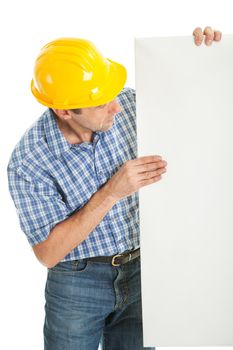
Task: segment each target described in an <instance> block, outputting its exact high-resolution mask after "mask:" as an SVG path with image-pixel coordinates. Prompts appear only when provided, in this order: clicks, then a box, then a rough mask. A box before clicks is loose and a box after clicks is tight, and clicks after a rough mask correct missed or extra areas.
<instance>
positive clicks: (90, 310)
mask: <svg viewBox="0 0 233 350" xmlns="http://www.w3.org/2000/svg"><path fill="white" fill-rule="evenodd" d="M99 345H100V347H101V349H104V350H142V349H151V350H154V349H155V348H154V347H153V348H144V347H143V335H142V305H141V276H140V257H138V258H136V259H134V260H131V261H129V262H128V263H126V264H124V265H121V266H112V265H110V264H107V263H99V262H98V263H97V262H93V261H88V262H87V261H85V260H83V259H81V260H73V261H68V262H60V263H58V264H57V265H56V266H54V267H53V268H51V269H48V274H47V281H46V286H45V321H44V350H97V349H98V347H99Z"/></svg>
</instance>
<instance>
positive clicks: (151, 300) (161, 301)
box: [135, 35, 233, 346]
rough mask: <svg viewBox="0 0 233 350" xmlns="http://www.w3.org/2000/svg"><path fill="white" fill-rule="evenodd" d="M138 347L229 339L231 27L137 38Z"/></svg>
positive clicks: (232, 289) (232, 318)
mask: <svg viewBox="0 0 233 350" xmlns="http://www.w3.org/2000/svg"><path fill="white" fill-rule="evenodd" d="M135 53H136V91H137V130H138V156H144V155H153V154H157V155H161V156H162V157H163V159H164V160H166V161H167V163H168V166H167V173H166V174H165V175H163V178H162V180H161V181H159V182H157V183H155V184H153V185H149V186H147V187H143V188H142V189H140V191H139V194H140V225H141V253H142V256H141V264H142V302H143V322H144V346H232V345H233V35H227V36H223V38H222V41H221V42H220V43H216V42H214V43H213V44H212V46H211V47H207V46H205V45H204V44H203V45H202V46H200V47H197V46H195V45H194V42H193V39H192V37H191V36H190V37H173V38H137V39H135Z"/></svg>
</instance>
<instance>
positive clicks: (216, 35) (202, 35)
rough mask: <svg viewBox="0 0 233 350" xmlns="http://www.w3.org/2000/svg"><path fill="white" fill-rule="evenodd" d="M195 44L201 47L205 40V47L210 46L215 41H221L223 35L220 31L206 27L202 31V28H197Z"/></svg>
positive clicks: (194, 33) (195, 30) (194, 34)
mask: <svg viewBox="0 0 233 350" xmlns="http://www.w3.org/2000/svg"><path fill="white" fill-rule="evenodd" d="M193 36H194V43H195V44H196V45H197V46H200V45H201V44H202V42H203V40H204V42H205V45H207V46H210V45H211V44H212V42H213V41H220V40H221V38H222V33H221V32H220V31H219V30H214V29H212V28H211V27H205V29H204V30H203V31H202V29H201V28H200V27H197V28H196V29H194V31H193Z"/></svg>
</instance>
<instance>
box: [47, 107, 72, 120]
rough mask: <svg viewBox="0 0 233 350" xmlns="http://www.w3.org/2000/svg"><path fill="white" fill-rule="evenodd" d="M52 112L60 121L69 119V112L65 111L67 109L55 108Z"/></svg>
mask: <svg viewBox="0 0 233 350" xmlns="http://www.w3.org/2000/svg"><path fill="white" fill-rule="evenodd" d="M52 110H53V111H54V113H55V114H56V115H57V116H58V117H59V118H60V119H62V120H67V119H71V115H70V113H69V110H67V109H55V108H52Z"/></svg>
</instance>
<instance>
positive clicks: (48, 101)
mask: <svg viewBox="0 0 233 350" xmlns="http://www.w3.org/2000/svg"><path fill="white" fill-rule="evenodd" d="M193 34H194V41H195V44H196V45H200V44H201V43H202V41H203V39H204V36H205V44H206V45H210V44H211V43H212V42H213V41H219V40H220V39H221V33H220V32H218V31H213V30H212V29H211V28H210V27H206V28H205V30H204V32H202V30H201V28H196V29H195V31H194V33H193ZM125 81H126V70H125V68H124V67H123V66H122V65H120V64H118V63H116V62H113V61H111V60H108V59H106V58H104V57H103V56H102V54H101V53H100V52H99V51H98V49H97V48H96V47H95V46H94V45H93V44H92V43H91V42H90V41H87V40H83V39H71V38H63V39H58V40H54V41H53V42H51V43H48V44H47V45H45V46H44V47H43V48H42V50H41V52H40V54H39V56H38V58H37V60H36V63H35V71H34V78H33V80H32V83H31V89H32V93H33V95H34V96H35V97H36V99H37V100H38V101H39V102H40V103H42V104H43V105H45V106H47V107H49V108H48V109H47V110H46V111H45V113H44V114H43V115H42V116H41V117H40V118H39V119H38V120H37V121H36V122H35V123H34V124H33V125H32V127H31V128H30V129H28V130H27V131H26V132H25V134H24V135H23V136H22V138H21V139H20V141H19V142H18V144H17V145H16V147H15V149H14V150H13V152H12V155H11V158H10V161H9V164H8V168H7V170H8V180H9V190H10V193H11V196H12V199H13V201H14V203H15V206H16V208H17V213H18V215H19V220H20V226H21V228H22V230H23V231H24V232H25V234H26V236H27V239H28V241H29V243H30V244H31V246H32V248H33V251H34V253H35V255H36V257H37V258H38V260H39V261H40V262H41V263H42V264H43V265H45V266H46V267H47V268H48V275H47V281H46V287H45V298H46V304H45V322H44V348H45V350H61V349H62V350H66V349H69V350H74V349H75V350H77V349H82V350H97V349H98V346H99V343H100V340H101V342H102V345H103V347H104V349H108V350H116V349H117V350H119V349H120V350H126V349H127V350H139V349H140V350H141V349H143V338H142V313H141V284H140V249H139V246H140V241H139V210H138V191H139V189H140V188H142V187H143V186H147V185H150V184H153V183H155V182H157V181H159V180H160V179H161V177H162V174H164V173H165V172H166V165H167V163H166V161H164V160H163V159H162V157H161V156H158V155H149V156H144V157H139V158H137V143H136V113H135V91H134V90H133V89H131V88H124V84H125Z"/></svg>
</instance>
